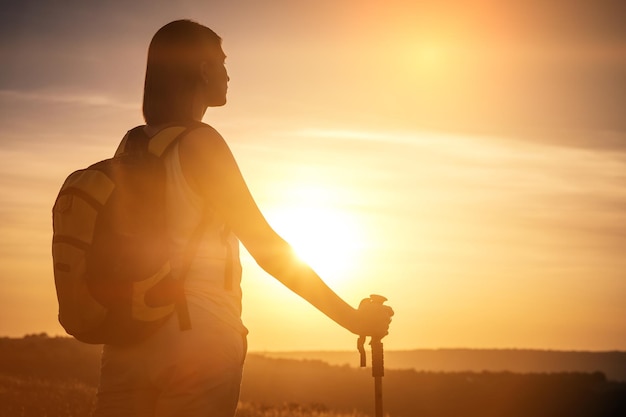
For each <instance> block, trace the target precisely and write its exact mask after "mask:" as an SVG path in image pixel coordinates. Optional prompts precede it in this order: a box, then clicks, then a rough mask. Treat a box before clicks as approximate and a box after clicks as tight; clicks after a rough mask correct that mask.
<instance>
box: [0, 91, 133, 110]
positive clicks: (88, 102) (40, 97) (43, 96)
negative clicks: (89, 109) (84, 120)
mask: <svg viewBox="0 0 626 417" xmlns="http://www.w3.org/2000/svg"><path fill="white" fill-rule="evenodd" d="M0 100H7V101H12V100H19V101H32V102H38V103H53V104H77V105H84V106H97V107H113V108H116V109H132V110H135V109H136V108H137V103H136V102H128V101H122V100H119V99H116V98H113V97H108V96H105V95H100V94H89V93H78V94H72V93H68V92H52V91H19V90H0Z"/></svg>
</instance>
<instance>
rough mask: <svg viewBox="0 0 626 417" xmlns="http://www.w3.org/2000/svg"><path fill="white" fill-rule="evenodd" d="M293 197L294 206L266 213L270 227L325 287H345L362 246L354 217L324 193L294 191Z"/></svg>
mask: <svg viewBox="0 0 626 417" xmlns="http://www.w3.org/2000/svg"><path fill="white" fill-rule="evenodd" d="M294 194H295V196H296V197H300V198H296V199H295V200H296V202H293V203H289V204H285V205H284V206H280V207H276V208H274V209H270V210H269V211H268V219H270V223H271V224H272V225H273V227H274V228H275V229H276V231H277V232H278V233H279V234H280V235H281V236H282V237H283V238H285V239H286V240H287V241H288V242H289V243H290V244H291V245H292V246H293V248H294V250H295V252H296V254H297V255H298V257H300V258H301V259H302V260H303V261H304V262H306V263H308V264H309V265H310V266H311V267H312V268H313V269H314V270H315V271H316V272H317V273H318V274H320V276H321V277H322V278H323V279H324V280H325V281H326V282H327V283H328V284H329V285H331V286H332V287H334V288H337V287H338V286H343V285H344V284H347V283H348V281H350V280H351V279H352V278H353V277H354V275H355V273H356V272H357V270H358V265H357V263H358V259H359V253H360V249H362V247H363V242H364V241H363V236H362V229H361V228H360V227H359V226H358V224H357V221H356V217H355V216H353V215H352V214H351V213H349V212H347V211H345V210H342V209H340V208H338V207H333V206H332V205H331V204H330V203H329V201H328V193H327V190H325V189H322V188H319V187H312V186H308V187H298V188H297V189H295V190H294ZM312 200H314V201H316V203H313V202H312Z"/></svg>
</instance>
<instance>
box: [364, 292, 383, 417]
mask: <svg viewBox="0 0 626 417" xmlns="http://www.w3.org/2000/svg"><path fill="white" fill-rule="evenodd" d="M385 301H387V299H386V298H385V297H383V296H382V295H376V294H372V295H370V298H366V299H364V300H363V301H361V305H360V306H359V307H361V306H363V305H365V303H367V302H370V303H373V304H379V305H382V304H383V303H384V302H385ZM364 344H365V336H359V338H358V340H357V349H358V351H359V354H360V357H361V367H362V368H364V367H365V366H367V363H366V362H367V361H366V354H365V347H364V346H363V345H364ZM370 346H371V348H372V376H373V377H374V412H375V414H374V415H375V417H383V376H384V375H385V364H384V353H383V342H382V337H372V338H371V340H370Z"/></svg>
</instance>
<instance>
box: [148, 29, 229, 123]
mask: <svg viewBox="0 0 626 417" xmlns="http://www.w3.org/2000/svg"><path fill="white" fill-rule="evenodd" d="M225 57H226V56H225V55H224V52H223V51H222V46H221V38H220V37H219V36H218V35H217V34H216V33H215V32H213V31H212V30H211V29H209V28H208V27H206V26H203V25H201V24H199V23H196V22H193V21H191V20H177V21H174V22H171V23H168V24H167V25H165V26H163V27H162V28H161V29H159V30H158V31H157V33H156V34H155V35H154V37H153V38H152V42H150V47H149V48H148V63H147V66H146V80H145V84H144V96H143V115H144V119H145V120H146V123H147V124H150V125H162V124H168V123H185V122H189V121H192V120H194V119H195V117H194V112H195V111H196V110H197V107H198V105H200V106H203V108H202V111H204V110H205V109H206V107H207V106H221V105H223V104H225V103H226V86H227V82H228V75H227V74H226V69H225V68H224V59H225Z"/></svg>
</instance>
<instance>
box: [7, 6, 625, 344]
mask: <svg viewBox="0 0 626 417" xmlns="http://www.w3.org/2000/svg"><path fill="white" fill-rule="evenodd" d="M0 3H1V4H0V6H1V7H0V62H2V65H0V276H1V277H2V280H1V281H0V335H1V336H10V337H20V336H22V335H25V334H31V333H40V332H47V333H48V334H50V335H61V334H63V329H62V328H61V327H60V325H59V324H58V323H57V316H56V314H57V302H56V295H55V291H54V279H53V274H52V259H51V237H52V224H51V208H52V205H53V203H54V199H55V197H56V194H57V192H58V190H59V187H60V186H61V184H62V182H63V180H64V179H65V177H66V176H67V175H68V174H69V173H70V172H71V171H74V170H76V169H79V168H82V167H85V166H87V165H89V164H91V163H92V162H95V161H97V160H101V159H105V158H107V157H109V156H110V155H111V154H112V153H113V151H114V150H115V148H116V146H117V143H118V141H119V140H120V138H121V137H122V136H123V135H124V133H125V132H126V131H127V130H128V129H130V128H132V127H134V126H136V125H139V124H142V123H143V120H142V117H141V98H142V87H143V76H144V71H145V58H146V51H147V46H148V43H149V41H150V38H151V37H152V35H153V34H154V32H155V31H156V30H157V29H158V28H159V27H161V26H162V25H164V24H165V23H167V22H169V21H171V20H175V19H179V18H190V19H193V20H196V21H198V22H200V23H202V24H205V25H207V26H209V27H211V28H212V29H214V30H215V31H216V32H217V33H218V34H219V35H220V36H221V37H222V39H223V48H224V50H225V52H226V54H227V56H228V58H227V61H226V63H227V68H228V71H229V75H230V78H231V80H230V84H229V97H228V104H227V105H226V106H225V107H223V108H215V109H209V111H208V112H207V114H206V115H205V118H204V121H205V122H207V123H209V124H211V125H212V126H214V127H215V128H216V129H217V130H218V131H220V133H221V134H222V135H223V136H224V137H225V138H226V140H227V142H228V143H229V145H230V147H231V149H232V151H233V153H234V154H235V157H236V158H237V160H238V163H239V165H240V168H241V170H242V172H243V174H244V177H245V178H246V180H247V182H248V185H249V187H250V189H251V191H252V193H253V195H254V196H255V198H256V200H257V203H258V204H259V206H260V207H261V209H262V211H263V212H264V213H265V214H266V217H267V218H268V219H269V221H270V223H271V224H272V225H273V226H274V227H275V229H276V230H277V231H278V232H279V233H280V234H281V235H283V236H284V237H285V238H286V239H287V240H288V241H290V242H291V243H292V244H293V245H294V247H295V248H296V250H297V251H298V253H300V255H301V257H302V258H304V259H305V260H307V261H309V262H310V264H311V265H312V266H313V267H314V269H315V270H316V271H318V272H319V273H320V275H321V276H322V278H324V279H325V280H326V282H327V283H328V284H329V285H330V286H331V287H332V288H333V289H334V290H335V291H336V292H337V293H338V294H340V295H341V296H342V297H343V298H344V299H345V300H346V301H348V302H349V303H350V304H352V305H355V306H356V305H358V302H359V301H360V300H361V298H364V297H367V296H368V295H369V294H372V293H377V294H383V295H385V296H386V297H387V298H388V299H389V301H388V304H389V305H391V306H392V307H393V308H394V310H395V312H396V315H395V317H394V320H393V323H392V326H391V330H390V335H389V336H388V337H387V338H385V340H384V341H385V347H386V348H387V349H396V350H398V349H414V348H457V347H468V348H533V349H558V350H626V303H624V301H623V300H624V299H625V298H626V272H625V271H626V257H624V256H623V253H624V249H625V248H626V181H625V180H626V175H625V173H626V117H624V110H623V109H624V108H625V107H626V27H625V26H624V25H623V21H624V20H625V19H626V6H624V5H623V2H619V1H604V0H601V1H596V2H583V1H561V0H554V1H547V2H539V1H521V0H519V1H498V2H496V1H456V2H451V1H447V2H446V1H439V2H436V1H419V2H418V1H400V0H390V1H384V2H383V1H368V0H359V1H356V0H334V1H330V0H318V1H316V2H305V1H278V0H276V1H266V2H255V1H243V0H233V1H199V0H179V1H167V2H166V1H147V0H141V1H135V2H122V1H109V2H91V1H78V0H70V1H63V2H60V1H39V0H38V1H35V0H25V1H22V2H8V1H4V0H2V1H1V2H0ZM242 263H243V266H244V276H243V284H242V285H243V290H244V299H243V303H244V312H243V319H244V322H245V324H246V325H247V327H248V328H249V330H250V335H249V345H250V350H251V351H264V350H265V351H287V350H318V349H323V350H350V349H353V348H354V346H355V338H354V337H353V335H351V334H350V333H348V332H347V331H345V330H344V329H342V328H340V327H339V326H337V325H336V324H334V323H333V322H331V321H329V320H328V319H327V318H325V317H324V316H323V315H322V314H321V313H319V312H317V311H316V310H314V309H313V307H311V306H309V305H308V304H306V302H304V301H303V300H301V299H300V298H299V297H298V296H296V295H294V294H292V293H290V292H289V291H288V290H287V289H285V288H284V287H282V286H281V284H279V283H278V282H276V281H275V280H273V278H271V277H270V276H268V275H267V274H265V273H264V272H262V271H261V270H260V268H258V267H257V266H256V265H255V264H254V261H253V260H252V259H251V257H250V256H249V255H248V254H247V253H245V252H244V253H243V254H242Z"/></svg>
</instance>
